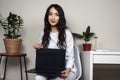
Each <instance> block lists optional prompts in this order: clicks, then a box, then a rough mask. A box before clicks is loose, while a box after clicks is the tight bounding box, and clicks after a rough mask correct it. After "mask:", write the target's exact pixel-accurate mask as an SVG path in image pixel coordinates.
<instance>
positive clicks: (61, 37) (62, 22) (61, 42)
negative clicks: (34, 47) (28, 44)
mask: <svg viewBox="0 0 120 80" xmlns="http://www.w3.org/2000/svg"><path fill="white" fill-rule="evenodd" d="M52 7H54V8H55V9H56V10H57V11H58V13H59V17H60V18H59V22H58V24H57V26H56V27H57V30H58V32H59V34H58V43H57V46H58V47H59V48H65V47H66V41H65V39H66V34H65V29H66V28H67V27H66V19H65V15H64V11H63V9H62V7H61V6H59V5H58V4H52V5H50V6H49V7H48V9H47V11H46V14H45V18H44V35H43V38H42V45H43V48H48V45H49V40H50V32H51V25H50V23H49V21H48V16H49V10H50V9H51V8H52Z"/></svg>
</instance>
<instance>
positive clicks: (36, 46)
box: [33, 43, 41, 49]
mask: <svg viewBox="0 0 120 80" xmlns="http://www.w3.org/2000/svg"><path fill="white" fill-rule="evenodd" d="M33 48H35V49H40V48H41V45H40V44H39V43H37V44H34V45H33Z"/></svg>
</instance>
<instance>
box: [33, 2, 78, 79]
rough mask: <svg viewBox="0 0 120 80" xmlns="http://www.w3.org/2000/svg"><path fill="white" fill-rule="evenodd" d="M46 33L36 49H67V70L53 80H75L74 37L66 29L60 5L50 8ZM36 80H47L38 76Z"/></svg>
mask: <svg viewBox="0 0 120 80" xmlns="http://www.w3.org/2000/svg"><path fill="white" fill-rule="evenodd" d="M44 26H45V27H44V31H42V32H41V35H40V38H39V43H38V44H35V45H33V47H34V48H35V49H36V48H56V49H61V48H62V49H66V58H65V59H66V70H64V71H62V72H61V75H60V76H59V77H56V78H54V79H51V80H75V77H76V71H77V70H76V66H75V64H74V51H73V45H74V42H73V37H72V34H71V32H70V30H69V29H68V28H67V27H66V19H65V15H64V11H63V9H62V8H61V6H59V5H58V4H52V5H50V6H49V7H48V9H47V11H46V14H45V18H44ZM35 80H47V77H46V76H43V75H37V76H36V77H35Z"/></svg>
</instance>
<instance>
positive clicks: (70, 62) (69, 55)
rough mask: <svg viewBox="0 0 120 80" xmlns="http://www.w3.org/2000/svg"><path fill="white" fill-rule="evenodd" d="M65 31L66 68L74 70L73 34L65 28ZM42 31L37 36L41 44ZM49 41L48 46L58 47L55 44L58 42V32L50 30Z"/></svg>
mask: <svg viewBox="0 0 120 80" xmlns="http://www.w3.org/2000/svg"><path fill="white" fill-rule="evenodd" d="M65 33H66V45H67V47H66V68H71V71H74V72H76V67H75V64H74V50H73V45H74V41H73V36H72V34H71V32H70V30H68V29H66V30H65ZM43 34H44V32H43V31H42V32H41V34H40V37H39V43H40V44H41V42H42V37H43ZM50 38H51V39H50V42H49V45H48V48H56V49H59V47H58V46H57V42H58V32H51V33H50Z"/></svg>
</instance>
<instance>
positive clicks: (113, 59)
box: [93, 55, 120, 64]
mask: <svg viewBox="0 0 120 80" xmlns="http://www.w3.org/2000/svg"><path fill="white" fill-rule="evenodd" d="M93 62H94V63H95V64H120V55H93Z"/></svg>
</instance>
